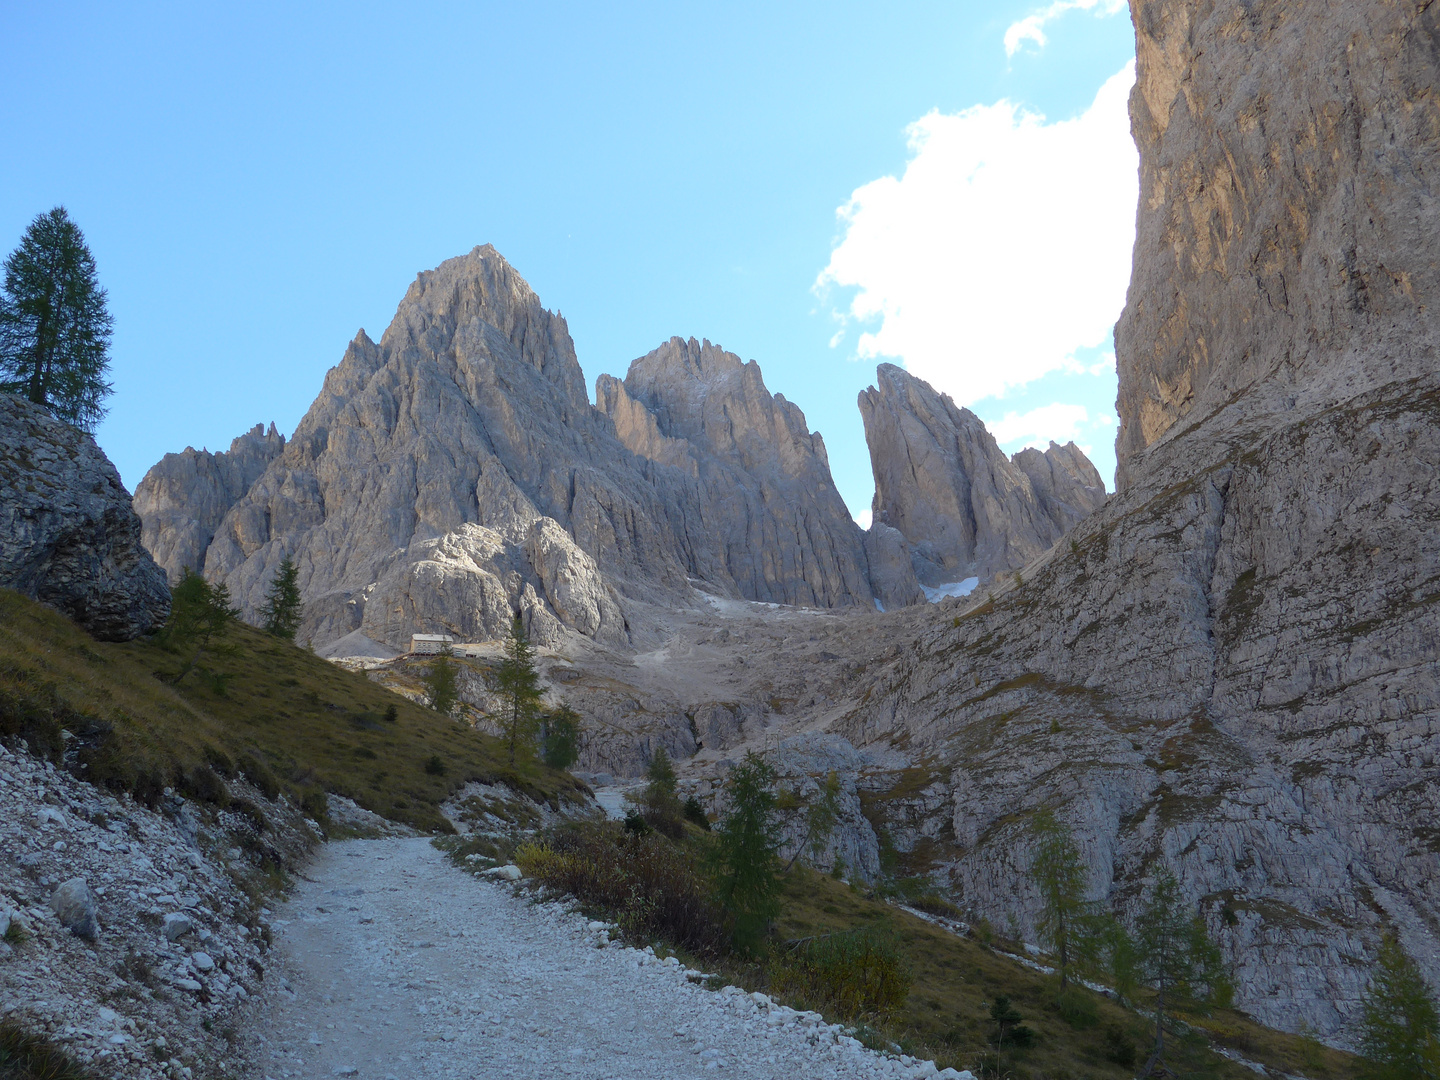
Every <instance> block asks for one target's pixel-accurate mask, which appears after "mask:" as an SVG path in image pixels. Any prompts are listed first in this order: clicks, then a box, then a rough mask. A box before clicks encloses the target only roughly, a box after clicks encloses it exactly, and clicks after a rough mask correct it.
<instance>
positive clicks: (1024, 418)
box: [985, 401, 1090, 452]
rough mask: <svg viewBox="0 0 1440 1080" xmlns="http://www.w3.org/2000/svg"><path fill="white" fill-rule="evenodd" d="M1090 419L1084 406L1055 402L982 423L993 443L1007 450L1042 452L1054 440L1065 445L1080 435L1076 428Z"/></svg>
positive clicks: (1078, 429)
mask: <svg viewBox="0 0 1440 1080" xmlns="http://www.w3.org/2000/svg"><path fill="white" fill-rule="evenodd" d="M1089 419H1090V414H1089V412H1087V411H1086V409H1085V406H1084V405H1068V404H1066V403H1064V402H1061V401H1057V402H1054V403H1053V404H1050V405H1041V406H1040V407H1039V408H1038V409H1031V410H1030V411H1029V412H1023V413H1013V412H1011V413H1006V414H1005V415H1004V417H1003V418H1001V419H999V420H986V421H985V426H986V427H987V428H989V429H990V434H991V435H994V436H995V441H996V442H998V443H999V444H1000V445H1001V446H1006V447H1009V448H1010V449H1011V451H1012V452H1013V451H1015V450H1022V449H1024V448H1025V447H1027V446H1036V447H1039V448H1040V449H1041V450H1044V449H1045V448H1046V447H1047V446H1049V445H1050V440H1051V439H1054V440H1055V441H1056V442H1058V443H1067V442H1069V441H1070V440H1072V439H1074V438H1076V437H1077V436H1078V435H1079V434H1080V425H1081V424H1084V423H1085V422H1086V421H1088V420H1089Z"/></svg>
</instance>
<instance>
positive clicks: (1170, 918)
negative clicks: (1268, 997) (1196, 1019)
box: [1134, 865, 1230, 1076]
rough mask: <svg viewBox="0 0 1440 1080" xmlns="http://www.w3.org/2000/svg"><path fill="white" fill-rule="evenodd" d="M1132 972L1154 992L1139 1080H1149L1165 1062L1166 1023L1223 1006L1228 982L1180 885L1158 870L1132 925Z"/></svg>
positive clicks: (1216, 950)
mask: <svg viewBox="0 0 1440 1080" xmlns="http://www.w3.org/2000/svg"><path fill="white" fill-rule="evenodd" d="M1134 949H1135V966H1136V975H1137V979H1138V981H1139V982H1140V984H1141V985H1143V986H1147V987H1149V988H1150V989H1151V990H1153V991H1154V992H1155V1044H1154V1047H1153V1048H1152V1049H1151V1052H1150V1058H1149V1060H1148V1061H1146V1062H1145V1068H1144V1070H1143V1071H1142V1072H1141V1073H1140V1075H1141V1076H1152V1075H1154V1073H1155V1070H1156V1069H1158V1068H1160V1067H1161V1066H1162V1064H1163V1062H1164V1059H1165V1021H1166V1019H1167V1018H1168V1017H1170V1016H1172V1015H1174V1013H1175V1012H1177V1011H1179V1010H1182V1009H1187V1008H1195V1007H1203V1006H1205V1005H1207V1004H1212V1003H1218V1004H1226V1003H1228V1001H1229V996H1230V981H1229V978H1228V976H1227V974H1226V972H1225V967H1224V963H1223V961H1222V960H1221V957H1220V950H1219V948H1218V947H1217V946H1216V945H1215V943H1214V942H1213V941H1211V940H1210V936H1209V934H1208V933H1207V932H1206V930H1205V922H1204V920H1203V919H1201V918H1200V916H1199V915H1198V914H1197V913H1196V912H1195V910H1194V909H1193V908H1192V907H1191V906H1190V905H1189V904H1187V903H1186V902H1185V899H1184V896H1183V895H1182V893H1181V891H1180V883H1179V881H1177V880H1176V878H1175V875H1174V873H1173V872H1172V871H1171V870H1170V868H1169V867H1168V866H1163V865H1162V866H1161V867H1160V869H1159V870H1158V872H1157V873H1156V875H1155V880H1154V882H1153V883H1152V885H1151V887H1150V896H1149V899H1148V900H1147V902H1146V904H1145V907H1144V909H1143V910H1142V911H1141V913H1140V917H1139V919H1138V920H1137V921H1136V924H1135V943H1134Z"/></svg>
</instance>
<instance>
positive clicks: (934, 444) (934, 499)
mask: <svg viewBox="0 0 1440 1080" xmlns="http://www.w3.org/2000/svg"><path fill="white" fill-rule="evenodd" d="M875 383H876V385H875V386H872V387H871V388H870V389H868V390H865V391H863V392H862V393H861V394H860V398H859V404H860V415H861V416H862V417H863V418H864V421H865V441H866V442H867V443H868V444H869V446H870V461H871V465H872V467H873V469H874V472H875V501H874V503H873V506H872V510H873V514H874V521H875V522H876V523H877V524H884V525H889V526H891V527H892V528H895V529H898V530H899V531H900V533H901V534H902V535H903V536H904V537H905V539H906V540H907V541H908V542H909V544H910V548H911V552H912V558H913V559H914V563H915V571H916V575H917V576H918V577H919V579H920V581H921V583H922V584H925V585H930V586H934V585H940V584H942V583H944V582H952V581H960V580H961V579H963V578H966V577H970V576H971V575H975V576H978V577H980V578H982V579H985V578H990V577H993V576H994V575H996V574H999V573H1003V572H1004V571H1006V570H1013V569H1015V568H1016V567H1019V566H1023V565H1024V564H1025V563H1027V562H1029V561H1030V560H1031V559H1033V558H1035V556H1037V555H1039V554H1040V553H1041V552H1043V551H1045V550H1046V549H1047V548H1049V547H1050V545H1052V544H1053V543H1055V541H1056V540H1057V539H1059V538H1060V536H1061V534H1063V533H1064V532H1065V531H1066V530H1067V529H1069V528H1070V527H1071V526H1073V525H1074V524H1075V523H1076V522H1077V521H1079V520H1080V519H1081V518H1082V517H1084V516H1085V515H1086V514H1088V513H1090V512H1091V511H1092V510H1094V509H1095V508H1096V507H1098V506H1100V505H1102V504H1103V503H1104V502H1105V485H1104V483H1103V482H1102V481H1101V479H1100V474H1099V473H1097V472H1096V471H1095V467H1094V466H1093V465H1091V464H1090V461H1089V460H1088V459H1087V458H1086V457H1085V455H1084V454H1083V453H1081V452H1080V450H1079V448H1078V447H1076V446H1075V444H1074V443H1071V444H1070V445H1068V446H1065V447H1060V446H1056V445H1055V444H1054V443H1051V444H1050V449H1049V450H1047V451H1046V452H1045V453H1043V454H1042V453H1040V452H1039V451H1037V450H1025V451H1022V452H1021V453H1020V454H1019V455H1017V456H1016V458H1015V460H1014V461H1012V460H1010V459H1009V458H1007V457H1006V456H1005V455H1004V454H1003V453H1002V452H1001V451H1000V448H999V446H997V445H996V443H995V439H994V437H993V436H991V434H990V433H989V432H988V431H987V430H986V429H985V425H984V423H982V422H981V420H980V418H979V417H978V416H976V415H975V414H974V413H972V412H970V410H968V409H962V408H959V407H958V406H957V405H956V404H955V403H954V402H953V401H951V400H950V398H949V397H948V396H947V395H945V394H941V393H938V392H937V391H936V390H935V389H934V388H933V387H931V386H930V385H929V384H928V383H926V382H924V381H923V380H921V379H917V378H915V376H913V375H911V374H909V373H908V372H906V371H903V370H902V369H900V368H898V367H896V366H894V365H893V364H881V365H880V367H879V368H878V369H877V370H876V373H875Z"/></svg>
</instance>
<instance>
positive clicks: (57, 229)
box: [0, 206, 113, 431]
mask: <svg viewBox="0 0 1440 1080" xmlns="http://www.w3.org/2000/svg"><path fill="white" fill-rule="evenodd" d="M112 325H113V320H112V319H111V318H110V313H109V311H108V310H107V309H106V306H105V290H104V289H102V288H101V287H100V282H99V279H98V277H97V276H96V273H95V257H94V256H93V255H91V254H90V249H89V248H88V247H87V246H86V245H85V237H84V234H82V233H81V232H80V230H79V228H78V227H77V226H76V225H75V223H74V222H73V221H71V220H70V216H69V215H68V214H67V213H66V212H65V208H64V207H63V206H57V207H55V209H53V210H51V211H50V212H49V213H46V214H40V215H38V216H37V217H36V218H35V220H34V221H32V222H31V223H30V227H29V228H27V229H26V230H25V235H24V236H23V237H22V238H21V240H20V246H19V247H17V248H16V249H15V250H14V251H12V252H11V253H10V255H9V256H8V257H7V258H6V260H5V287H4V291H3V293H0V391H4V392H5V393H8V394H18V395H20V396H22V397H26V398H29V399H30V400H31V401H33V402H34V403H35V404H37V405H43V406H45V407H46V408H48V409H50V411H51V412H53V413H54V414H55V416H56V417H58V418H59V419H61V420H64V421H65V422H66V423H68V424H74V425H75V426H76V427H79V428H83V429H84V430H86V431H93V430H94V429H95V425H96V424H98V423H99V422H100V420H101V419H102V418H103V417H104V415H105V407H104V404H103V402H104V400H105V398H106V397H107V396H108V395H109V393H110V390H111V386H110V384H109V383H108V382H106V381H105V373H106V369H107V368H108V367H109V363H110V358H109V353H110V333H111V327H112Z"/></svg>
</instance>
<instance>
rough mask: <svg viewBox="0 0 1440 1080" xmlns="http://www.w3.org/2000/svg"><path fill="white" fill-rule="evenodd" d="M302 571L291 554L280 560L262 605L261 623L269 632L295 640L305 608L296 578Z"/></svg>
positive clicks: (288, 639)
mask: <svg viewBox="0 0 1440 1080" xmlns="http://www.w3.org/2000/svg"><path fill="white" fill-rule="evenodd" d="M299 573H300V571H299V570H298V569H297V568H296V566H295V563H294V562H293V561H292V560H291V558H290V556H289V555H286V556H285V558H283V559H281V560H280V568H279V569H278V570H276V571H275V577H274V578H273V579H271V581H270V588H269V590H268V591H267V592H266V593H265V603H264V604H263V605H261V607H260V625H261V626H262V627H263V628H264V630H265V632H266V633H267V634H274V635H275V636H276V637H282V638H285V639H286V640H287V641H294V640H295V631H297V630H299V629H300V619H301V617H302V616H303V614H304V608H303V606H302V605H301V602H300V586H299V584H298V583H297V581H296V579H297V578H298V576H299Z"/></svg>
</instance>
